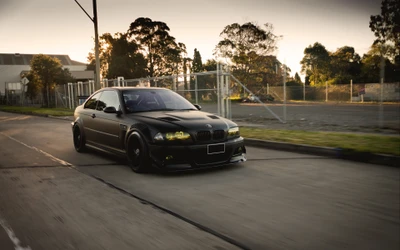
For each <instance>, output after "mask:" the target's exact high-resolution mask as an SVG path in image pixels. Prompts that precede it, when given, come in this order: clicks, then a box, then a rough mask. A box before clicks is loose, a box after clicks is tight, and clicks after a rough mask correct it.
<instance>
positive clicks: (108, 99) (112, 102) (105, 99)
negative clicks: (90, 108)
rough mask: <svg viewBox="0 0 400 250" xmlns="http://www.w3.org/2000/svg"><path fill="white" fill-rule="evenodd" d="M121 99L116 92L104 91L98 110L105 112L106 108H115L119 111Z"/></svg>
mask: <svg viewBox="0 0 400 250" xmlns="http://www.w3.org/2000/svg"><path fill="white" fill-rule="evenodd" d="M119 106H120V104H119V98H118V94H117V92H116V91H113V90H109V91H104V92H103V94H102V95H101V97H100V101H99V104H98V105H97V110H100V111H101V110H103V109H104V108H105V107H114V108H116V109H117V110H118V109H119Z"/></svg>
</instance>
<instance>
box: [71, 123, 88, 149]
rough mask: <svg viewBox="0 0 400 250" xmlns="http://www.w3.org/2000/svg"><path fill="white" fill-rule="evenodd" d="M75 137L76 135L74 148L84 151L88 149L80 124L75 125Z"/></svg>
mask: <svg viewBox="0 0 400 250" xmlns="http://www.w3.org/2000/svg"><path fill="white" fill-rule="evenodd" d="M73 137H74V148H75V150H76V151H77V152H83V151H85V149H86V145H85V144H86V143H85V140H84V138H83V136H82V132H81V129H80V128H79V126H78V125H75V126H74V129H73Z"/></svg>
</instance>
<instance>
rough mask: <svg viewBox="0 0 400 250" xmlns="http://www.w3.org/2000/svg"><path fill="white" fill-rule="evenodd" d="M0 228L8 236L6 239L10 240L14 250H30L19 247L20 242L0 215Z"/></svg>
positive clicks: (29, 249)
mask: <svg viewBox="0 0 400 250" xmlns="http://www.w3.org/2000/svg"><path fill="white" fill-rule="evenodd" d="M0 226H1V227H2V228H3V229H4V231H6V233H7V235H8V238H10V240H11V241H12V243H13V244H14V249H15V250H32V249H31V248H30V246H27V247H22V246H21V241H20V240H19V239H18V238H17V236H15V233H14V231H13V230H12V228H11V227H10V225H8V223H7V222H6V220H5V219H3V217H2V216H1V215H0Z"/></svg>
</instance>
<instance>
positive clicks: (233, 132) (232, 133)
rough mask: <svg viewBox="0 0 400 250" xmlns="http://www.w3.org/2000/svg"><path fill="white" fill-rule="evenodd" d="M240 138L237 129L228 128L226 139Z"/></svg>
mask: <svg viewBox="0 0 400 250" xmlns="http://www.w3.org/2000/svg"><path fill="white" fill-rule="evenodd" d="M237 136H240V132H239V127H234V128H230V129H229V130H228V137H237Z"/></svg>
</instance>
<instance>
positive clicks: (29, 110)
mask: <svg viewBox="0 0 400 250" xmlns="http://www.w3.org/2000/svg"><path fill="white" fill-rule="evenodd" d="M0 111H6V112H13V113H20V114H27V115H52V116H72V115H74V111H73V110H71V109H65V108H37V107H19V106H0Z"/></svg>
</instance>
